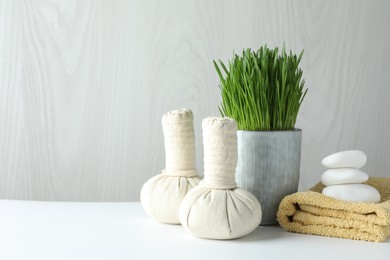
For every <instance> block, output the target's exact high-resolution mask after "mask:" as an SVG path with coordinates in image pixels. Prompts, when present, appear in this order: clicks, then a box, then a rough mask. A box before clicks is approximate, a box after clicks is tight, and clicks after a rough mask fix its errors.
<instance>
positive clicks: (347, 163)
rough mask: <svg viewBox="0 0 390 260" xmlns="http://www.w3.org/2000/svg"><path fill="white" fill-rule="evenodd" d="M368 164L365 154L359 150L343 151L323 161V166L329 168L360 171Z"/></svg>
mask: <svg viewBox="0 0 390 260" xmlns="http://www.w3.org/2000/svg"><path fill="white" fill-rule="evenodd" d="M366 162H367V156H366V154H365V153H363V152H362V151H359V150H350V151H343V152H338V153H334V154H331V155H329V156H327V157H325V158H324V159H322V161H321V164H322V165H323V166H325V167H327V168H355V169H360V168H361V167H363V166H364V165H365V164H366Z"/></svg>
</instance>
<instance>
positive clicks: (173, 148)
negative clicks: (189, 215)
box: [141, 109, 201, 224]
mask: <svg viewBox="0 0 390 260" xmlns="http://www.w3.org/2000/svg"><path fill="white" fill-rule="evenodd" d="M162 127H163V132H164V141H165V156H166V168H165V169H164V170H163V171H162V173H161V174H158V175H156V176H154V177H152V178H151V179H149V180H148V181H147V182H146V183H145V184H144V185H143V187H142V190H141V204H142V207H143V208H144V210H145V211H146V212H147V213H148V214H149V215H150V216H152V217H153V218H154V219H156V220H157V221H159V222H162V223H168V224H180V221H179V216H178V210H179V207H180V204H181V202H182V200H183V198H184V196H185V195H186V194H187V193H188V191H189V190H191V189H192V188H193V187H195V186H197V185H198V183H199V181H200V180H201V177H200V176H199V175H198V173H197V171H196V169H195V137H194V127H193V115H192V111H191V110H190V109H179V110H174V111H170V112H167V113H165V114H164V115H163V117H162Z"/></svg>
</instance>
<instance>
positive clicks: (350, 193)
mask: <svg viewBox="0 0 390 260" xmlns="http://www.w3.org/2000/svg"><path fill="white" fill-rule="evenodd" d="M322 194H324V195H326V196H329V197H332V198H335V199H339V200H344V201H348V202H379V201H380V200H381V196H380V194H379V192H378V191H377V190H376V189H375V188H374V187H372V186H369V185H366V184H341V185H332V186H328V187H325V188H324V189H323V190H322Z"/></svg>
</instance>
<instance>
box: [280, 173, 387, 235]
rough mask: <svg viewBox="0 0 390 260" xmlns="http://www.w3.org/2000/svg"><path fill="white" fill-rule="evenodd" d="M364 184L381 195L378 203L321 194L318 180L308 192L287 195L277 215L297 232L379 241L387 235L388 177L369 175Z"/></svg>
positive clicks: (283, 222)
mask: <svg viewBox="0 0 390 260" xmlns="http://www.w3.org/2000/svg"><path fill="white" fill-rule="evenodd" d="M365 184H368V185H371V186H373V187H374V188H376V189H377V190H378V191H379V193H380V194H381V201H380V203H365V202H345V201H341V200H337V199H334V198H331V197H328V196H325V195H322V194H321V191H322V189H323V188H324V187H325V186H324V185H323V184H322V183H318V184H317V185H315V186H314V187H312V188H311V189H310V190H309V191H304V192H297V193H294V194H291V195H289V196H286V197H285V198H284V199H283V200H282V202H281V203H280V205H279V210H278V213H277V218H278V222H279V224H280V225H281V226H282V228H283V229H285V230H287V231H291V232H296V233H303V234H313V235H321V236H329V237H339V238H346V239H354V240H364V241H372V242H382V241H384V240H385V239H386V238H387V237H389V235H390V178H375V177H370V178H369V179H368V181H366V182H365Z"/></svg>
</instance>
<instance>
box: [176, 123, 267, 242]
mask: <svg viewBox="0 0 390 260" xmlns="http://www.w3.org/2000/svg"><path fill="white" fill-rule="evenodd" d="M202 127H203V145H204V169H205V172H204V180H203V181H201V182H200V184H199V186H197V187H195V188H194V189H192V190H191V191H190V192H189V193H188V194H187V195H186V197H185V198H184V200H183V202H182V204H181V207H180V211H179V216H180V222H181V224H182V225H183V227H184V228H185V229H187V230H189V231H190V232H191V233H193V234H194V235H196V236H199V237H203V238H210V239H233V238H238V237H242V236H245V235H246V234H248V233H250V232H252V231H253V230H254V229H255V228H256V227H257V226H258V225H259V224H260V221H261V208H260V203H259V202H258V200H257V199H256V197H255V196H254V195H252V194H251V193H249V192H248V191H246V190H243V189H240V188H237V184H236V182H235V170H236V164H237V123H236V122H235V121H234V120H232V119H229V118H216V117H209V118H206V119H204V120H203V123H202Z"/></svg>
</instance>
